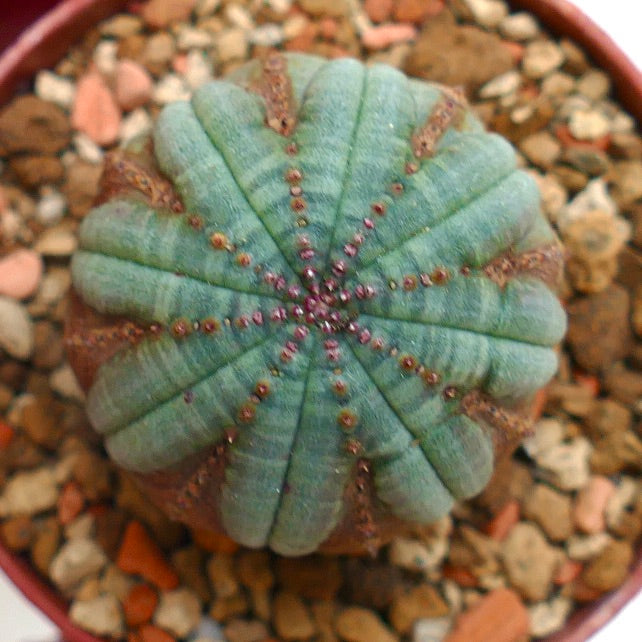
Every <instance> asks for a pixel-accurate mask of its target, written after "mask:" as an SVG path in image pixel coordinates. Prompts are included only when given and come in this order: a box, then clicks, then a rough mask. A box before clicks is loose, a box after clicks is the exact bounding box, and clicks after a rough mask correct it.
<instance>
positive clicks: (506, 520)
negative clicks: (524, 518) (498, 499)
mask: <svg viewBox="0 0 642 642" xmlns="http://www.w3.org/2000/svg"><path fill="white" fill-rule="evenodd" d="M520 512H521V505H520V503H519V502H518V501H517V500H516V499H509V500H508V501H507V502H506V503H505V504H504V505H503V506H502V507H501V508H500V509H499V510H497V512H495V514H494V515H493V517H492V519H491V520H489V521H488V522H487V524H486V526H485V528H484V532H485V533H486V534H487V535H488V536H489V537H491V538H492V539H494V540H495V541H497V542H502V541H504V540H505V539H506V536H507V535H508V533H510V531H511V529H512V528H513V526H515V524H517V523H518V522H519V517H520Z"/></svg>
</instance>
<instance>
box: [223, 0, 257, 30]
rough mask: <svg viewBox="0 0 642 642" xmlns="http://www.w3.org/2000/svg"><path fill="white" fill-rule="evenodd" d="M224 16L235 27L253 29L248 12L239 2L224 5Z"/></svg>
mask: <svg viewBox="0 0 642 642" xmlns="http://www.w3.org/2000/svg"><path fill="white" fill-rule="evenodd" d="M225 17H226V18H227V20H228V22H229V23H230V24H232V25H234V26H235V27H239V28H240V29H243V30H245V31H250V30H251V29H254V20H253V19H252V15H251V14H250V12H249V11H248V10H247V9H246V8H245V7H242V6H241V5H239V4H228V5H227V6H226V7H225Z"/></svg>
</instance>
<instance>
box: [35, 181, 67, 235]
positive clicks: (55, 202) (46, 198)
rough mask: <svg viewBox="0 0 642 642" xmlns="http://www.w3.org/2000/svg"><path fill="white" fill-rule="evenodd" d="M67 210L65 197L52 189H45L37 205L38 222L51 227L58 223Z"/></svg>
mask: <svg viewBox="0 0 642 642" xmlns="http://www.w3.org/2000/svg"><path fill="white" fill-rule="evenodd" d="M66 208H67V200H66V199H65V197H64V195H63V194H61V193H60V192H58V191H57V190H55V189H54V188H52V187H48V186H47V187H43V188H42V190H41V196H40V199H39V200H38V202H37V203H36V220H37V221H38V222H39V223H42V224H43V225H46V226H49V225H53V224H55V223H58V221H60V219H61V218H62V216H63V214H64V213H65V209H66Z"/></svg>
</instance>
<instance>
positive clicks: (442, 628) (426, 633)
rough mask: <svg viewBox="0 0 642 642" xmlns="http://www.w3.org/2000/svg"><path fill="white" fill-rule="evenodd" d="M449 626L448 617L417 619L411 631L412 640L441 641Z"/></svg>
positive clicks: (450, 621)
mask: <svg viewBox="0 0 642 642" xmlns="http://www.w3.org/2000/svg"><path fill="white" fill-rule="evenodd" d="M451 626H452V619H451V618H450V617H436V618H428V619H421V620H417V621H416V622H415V625H414V627H413V631H412V642H442V640H443V639H444V638H445V637H446V635H447V634H448V631H449V630H450V627H451Z"/></svg>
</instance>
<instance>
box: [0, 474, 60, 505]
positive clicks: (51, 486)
mask: <svg viewBox="0 0 642 642" xmlns="http://www.w3.org/2000/svg"><path fill="white" fill-rule="evenodd" d="M58 495H59V491H58V484H57V481H56V475H55V472H54V469H53V468H50V467H43V468H37V469H36V470H30V471H27V472H21V473H17V474H15V475H14V476H13V477H11V478H10V479H9V480H8V481H7V482H5V483H4V487H3V489H2V494H1V495H0V516H2V517H10V516H15V515H35V514H37V513H41V512H43V511H46V510H49V509H50V508H53V507H54V506H55V505H56V502H57V501H58Z"/></svg>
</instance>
